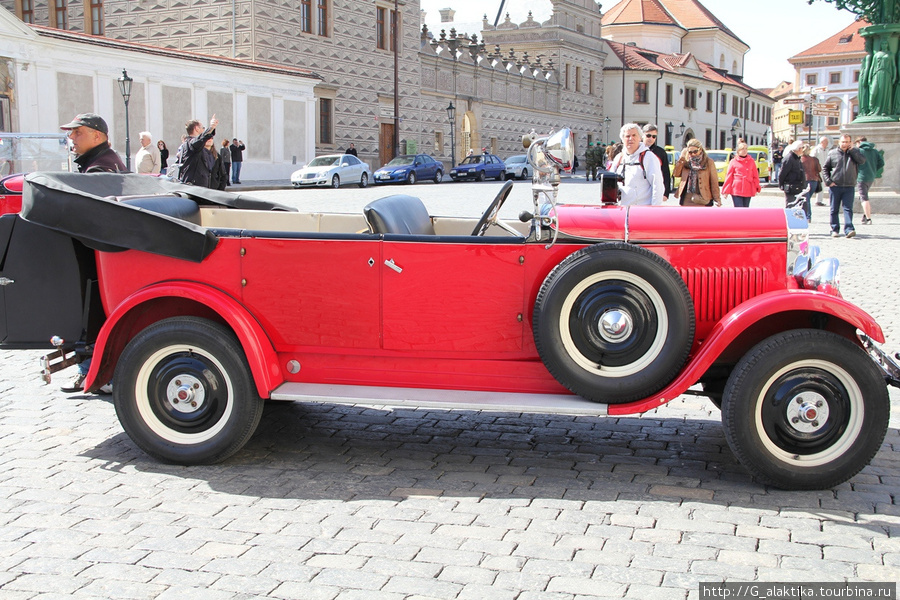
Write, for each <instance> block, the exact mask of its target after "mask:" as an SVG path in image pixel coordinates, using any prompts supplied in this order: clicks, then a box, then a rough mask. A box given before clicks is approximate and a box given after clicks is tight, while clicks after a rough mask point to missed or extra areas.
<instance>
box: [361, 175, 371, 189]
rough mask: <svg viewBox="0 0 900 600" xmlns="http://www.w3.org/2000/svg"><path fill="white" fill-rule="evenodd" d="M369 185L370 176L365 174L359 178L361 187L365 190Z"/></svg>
mask: <svg viewBox="0 0 900 600" xmlns="http://www.w3.org/2000/svg"><path fill="white" fill-rule="evenodd" d="M368 185H369V174H368V173H363V174H362V177H360V178H359V187H361V188H364V187H366V186H368Z"/></svg>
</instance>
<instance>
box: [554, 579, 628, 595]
mask: <svg viewBox="0 0 900 600" xmlns="http://www.w3.org/2000/svg"><path fill="white" fill-rule="evenodd" d="M626 590H627V586H626V585H625V584H622V583H615V582H611V581H597V580H593V579H587V580H586V579H582V578H579V577H553V578H552V579H551V580H550V582H549V583H548V584H547V591H548V592H565V593H569V594H584V595H592V596H619V597H621V596H623V595H624V594H625V592H626Z"/></svg>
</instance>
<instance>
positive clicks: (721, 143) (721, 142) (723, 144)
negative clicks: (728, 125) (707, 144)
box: [719, 129, 728, 148]
mask: <svg viewBox="0 0 900 600" xmlns="http://www.w3.org/2000/svg"><path fill="white" fill-rule="evenodd" d="M727 147H728V145H727V143H726V142H725V130H724V129H723V130H722V131H720V132H719V148H727Z"/></svg>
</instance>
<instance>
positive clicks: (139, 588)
mask: <svg viewBox="0 0 900 600" xmlns="http://www.w3.org/2000/svg"><path fill="white" fill-rule="evenodd" d="M164 591H165V588H164V587H162V586H160V585H156V584H153V583H141V582H137V581H116V580H109V581H107V580H94V581H91V582H90V583H88V584H87V585H85V586H84V587H83V588H81V589H80V590H79V593H85V594H88V595H94V596H100V597H102V598H108V599H109V600H115V599H118V598H122V599H129V600H130V599H132V598H155V597H157V596H159V595H160V594H162V593H163V592H164ZM202 591H203V590H196V592H195V593H199V592H202Z"/></svg>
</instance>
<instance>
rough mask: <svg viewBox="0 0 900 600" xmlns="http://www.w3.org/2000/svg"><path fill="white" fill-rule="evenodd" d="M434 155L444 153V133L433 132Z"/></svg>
mask: <svg viewBox="0 0 900 600" xmlns="http://www.w3.org/2000/svg"><path fill="white" fill-rule="evenodd" d="M434 153H435V154H437V155H441V154H443V153H444V132H442V131H435V132H434Z"/></svg>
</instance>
